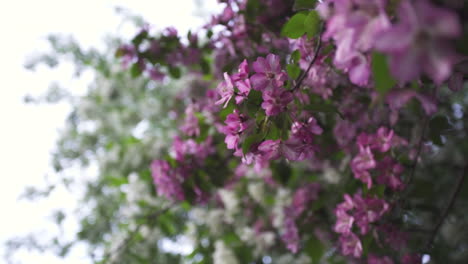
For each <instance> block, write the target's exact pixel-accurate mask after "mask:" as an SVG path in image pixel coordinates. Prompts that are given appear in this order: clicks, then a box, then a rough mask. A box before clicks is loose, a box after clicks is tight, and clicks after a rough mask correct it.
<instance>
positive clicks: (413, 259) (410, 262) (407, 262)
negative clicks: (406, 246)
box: [401, 254, 422, 264]
mask: <svg viewBox="0 0 468 264" xmlns="http://www.w3.org/2000/svg"><path fill="white" fill-rule="evenodd" d="M401 263H402V264H421V263H422V258H421V255H419V254H406V255H404V256H403V257H402V258H401Z"/></svg>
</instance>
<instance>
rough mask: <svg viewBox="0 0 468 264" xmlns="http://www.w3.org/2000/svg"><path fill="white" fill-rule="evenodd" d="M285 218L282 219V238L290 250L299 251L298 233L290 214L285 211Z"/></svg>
mask: <svg viewBox="0 0 468 264" xmlns="http://www.w3.org/2000/svg"><path fill="white" fill-rule="evenodd" d="M285 214H286V219H285V220H284V233H283V235H282V236H281V238H282V240H283V241H284V243H285V244H286V247H287V248H288V249H289V250H290V251H291V252H292V253H297V251H299V241H300V238H299V233H298V230H297V226H296V223H295V222H294V218H293V217H292V214H289V213H288V212H285Z"/></svg>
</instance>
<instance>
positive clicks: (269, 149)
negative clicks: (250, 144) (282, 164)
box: [258, 139, 281, 160]
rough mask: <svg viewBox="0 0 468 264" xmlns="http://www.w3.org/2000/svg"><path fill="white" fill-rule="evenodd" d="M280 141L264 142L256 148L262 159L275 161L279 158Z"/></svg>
mask: <svg viewBox="0 0 468 264" xmlns="http://www.w3.org/2000/svg"><path fill="white" fill-rule="evenodd" d="M280 145H281V140H271V139H269V140H265V141H263V142H262V143H261V144H260V145H259V146H258V152H259V154H260V155H261V157H262V158H263V159H266V160H275V159H278V158H279V157H280V156H281V152H280Z"/></svg>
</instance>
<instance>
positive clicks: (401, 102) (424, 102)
mask: <svg viewBox="0 0 468 264" xmlns="http://www.w3.org/2000/svg"><path fill="white" fill-rule="evenodd" d="M413 98H416V99H417V100H418V101H419V102H420V103H421V106H422V108H423V109H424V112H426V114H427V115H432V114H434V113H435V112H436V111H437V105H436V102H435V100H434V99H432V98H430V97H428V96H426V95H423V94H420V93H417V92H416V91H413V90H393V91H391V92H390V93H389V94H388V95H387V97H386V101H387V103H388V105H389V106H390V109H391V110H393V111H398V110H400V108H402V107H404V106H405V105H406V104H407V103H408V101H409V100H411V99H413Z"/></svg>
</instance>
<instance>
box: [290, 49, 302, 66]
mask: <svg viewBox="0 0 468 264" xmlns="http://www.w3.org/2000/svg"><path fill="white" fill-rule="evenodd" d="M300 59H301V51H299V50H298V49H297V50H295V51H293V53H291V63H298V62H299V60H300Z"/></svg>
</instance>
